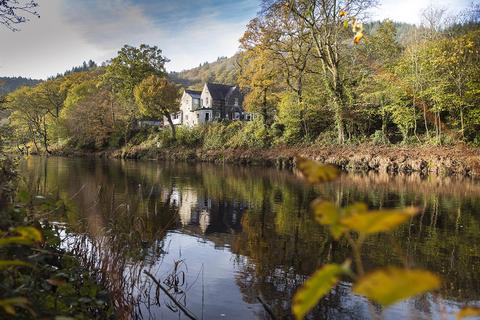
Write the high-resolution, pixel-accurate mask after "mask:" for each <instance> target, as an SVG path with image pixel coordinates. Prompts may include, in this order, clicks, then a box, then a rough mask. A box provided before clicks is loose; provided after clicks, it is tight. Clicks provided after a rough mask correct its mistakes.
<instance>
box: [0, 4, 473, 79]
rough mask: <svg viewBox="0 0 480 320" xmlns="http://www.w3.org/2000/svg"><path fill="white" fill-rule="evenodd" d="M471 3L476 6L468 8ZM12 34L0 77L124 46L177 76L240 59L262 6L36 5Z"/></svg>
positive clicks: (2, 33) (99, 58)
mask: <svg viewBox="0 0 480 320" xmlns="http://www.w3.org/2000/svg"><path fill="white" fill-rule="evenodd" d="M471 1H472V0H436V1H434V2H433V1H432V0H379V6H378V7H376V8H374V9H372V10H371V18H372V19H375V20H376V19H385V18H389V19H392V20H395V21H403V22H409V23H417V24H418V23H419V22H420V12H421V11H422V9H424V8H426V7H427V6H429V5H430V4H432V3H434V4H435V6H439V7H444V8H448V9H449V10H450V11H451V12H458V11H459V10H462V9H464V8H466V7H468V5H469V4H470V3H471ZM473 1H475V0H473ZM38 2H39V4H40V8H39V10H38V11H39V13H40V16H41V17H40V19H37V18H35V17H32V18H31V19H30V21H29V22H28V23H26V24H23V25H21V26H19V28H20V29H21V30H20V31H19V32H12V31H10V30H8V29H6V28H4V27H2V26H0V44H1V47H0V76H24V77H29V78H35V79H45V78H47V77H49V76H52V75H56V74H57V73H61V72H64V71H66V70H68V69H71V68H72V67H73V66H78V65H81V64H82V62H83V61H86V60H89V59H92V60H94V61H96V62H97V63H102V62H104V61H107V60H109V59H111V58H112V57H114V56H115V54H116V52H117V51H118V50H119V49H120V48H121V47H122V46H123V45H125V44H129V45H134V46H136V45H139V44H141V43H145V44H149V45H156V46H158V47H159V48H161V49H162V50H163V53H164V55H165V56H166V57H168V58H169V59H170V60H171V62H169V63H168V64H167V70H169V71H181V70H184V69H189V68H193V67H196V66H198V65H199V64H200V63H203V62H206V61H215V60H216V59H217V58H218V57H220V56H232V55H233V54H235V52H237V51H238V46H239V43H238V39H239V38H240V37H241V35H242V34H243V32H244V30H245V26H246V24H247V23H248V21H249V20H250V19H252V18H254V17H255V15H256V13H257V12H258V10H259V3H260V0H196V1H190V0H174V1H171V0H38Z"/></svg>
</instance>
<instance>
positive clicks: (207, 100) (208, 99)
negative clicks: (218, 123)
mask: <svg viewBox="0 0 480 320" xmlns="http://www.w3.org/2000/svg"><path fill="white" fill-rule="evenodd" d="M200 99H201V102H202V105H203V107H204V108H211V107H212V96H211V94H210V91H208V87H207V84H205V85H204V86H203V91H202V95H201V96H200Z"/></svg>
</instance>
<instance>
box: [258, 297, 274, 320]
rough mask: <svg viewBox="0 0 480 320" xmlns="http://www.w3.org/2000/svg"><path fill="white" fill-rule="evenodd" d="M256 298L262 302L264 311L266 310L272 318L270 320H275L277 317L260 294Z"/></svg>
mask: <svg viewBox="0 0 480 320" xmlns="http://www.w3.org/2000/svg"><path fill="white" fill-rule="evenodd" d="M257 300H258V301H259V302H260V303H261V304H262V306H263V308H264V309H265V311H267V313H268V315H269V316H270V318H272V320H276V319H277V318H276V317H275V315H274V314H273V311H272V309H271V308H270V306H269V305H268V304H266V303H265V302H264V301H263V299H262V298H261V297H260V296H258V297H257Z"/></svg>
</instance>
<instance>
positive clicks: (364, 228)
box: [341, 208, 418, 235]
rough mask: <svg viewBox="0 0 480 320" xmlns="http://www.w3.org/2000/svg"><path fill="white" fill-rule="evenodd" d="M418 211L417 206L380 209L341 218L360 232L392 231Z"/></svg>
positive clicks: (365, 233)
mask: <svg viewBox="0 0 480 320" xmlns="http://www.w3.org/2000/svg"><path fill="white" fill-rule="evenodd" d="M417 213H418V210H417V209H416V208H405V209H399V210H379V211H368V212H364V213H359V212H357V213H355V214H352V215H350V216H347V217H345V218H343V219H342V220H341V222H342V224H343V225H345V226H346V227H348V228H349V229H351V230H355V231H357V232H358V233H360V234H364V235H369V234H373V233H379V232H387V231H392V230H393V229H395V228H397V227H398V226H399V225H401V224H403V223H405V222H406V221H407V220H409V219H410V218H411V217H413V216H415V215H416V214H417Z"/></svg>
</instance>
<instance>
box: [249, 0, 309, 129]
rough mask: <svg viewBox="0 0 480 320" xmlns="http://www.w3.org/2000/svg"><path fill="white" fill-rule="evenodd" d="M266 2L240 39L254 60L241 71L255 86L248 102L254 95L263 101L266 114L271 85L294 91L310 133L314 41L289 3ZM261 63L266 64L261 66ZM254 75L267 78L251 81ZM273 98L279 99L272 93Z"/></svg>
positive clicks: (301, 114)
mask: <svg viewBox="0 0 480 320" xmlns="http://www.w3.org/2000/svg"><path fill="white" fill-rule="evenodd" d="M263 6H264V10H263V11H262V14H261V15H260V16H259V17H257V18H255V19H253V20H252V21H250V23H249V24H248V26H247V30H246V31H245V33H244V35H243V37H242V39H241V40H240V42H241V45H242V49H244V50H245V53H244V56H243V57H244V58H245V61H246V62H247V63H249V64H250V66H248V64H246V65H244V66H243V68H242V71H243V72H242V74H241V79H242V80H243V81H242V83H243V84H245V85H246V86H247V87H248V88H249V89H250V90H251V91H250V92H249V94H248V96H247V102H249V100H253V99H250V98H252V97H256V99H258V100H259V101H261V103H260V104H263V107H262V108H261V109H262V110H263V111H262V114H264V118H265V114H266V113H267V112H266V109H267V103H266V102H267V101H268V98H267V99H264V96H265V94H272V90H271V88H269V87H277V88H281V89H283V88H286V89H287V90H291V91H293V92H294V93H295V95H296V98H297V101H296V102H295V105H296V106H297V107H299V109H300V113H299V115H300V117H301V118H300V121H301V123H302V124H303V131H304V132H305V135H307V134H308V128H307V125H306V118H305V113H306V110H305V108H306V107H305V105H304V103H303V93H304V82H305V76H306V75H307V73H308V72H311V70H309V64H310V63H309V62H310V61H311V60H312V51H313V50H312V49H313V43H312V41H311V38H310V36H309V34H308V32H307V28H306V26H305V22H304V21H303V20H302V19H299V18H298V17H297V16H295V15H293V14H292V13H291V11H290V9H289V7H287V6H284V5H282V3H273V4H271V3H270V1H268V0H264V1H263ZM245 61H244V62H245ZM260 65H261V66H262V67H261V68H257V66H260ZM254 77H255V78H256V79H257V80H263V81H261V82H260V83H259V82H252V81H248V80H249V79H252V78H254ZM245 78H247V79H245ZM245 80H246V81H245ZM259 84H263V85H260V86H259ZM257 91H260V92H257ZM269 91H270V93H268V92H269ZM270 100H278V99H276V97H272V99H270ZM290 101H291V100H290ZM251 102H254V101H251Z"/></svg>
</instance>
